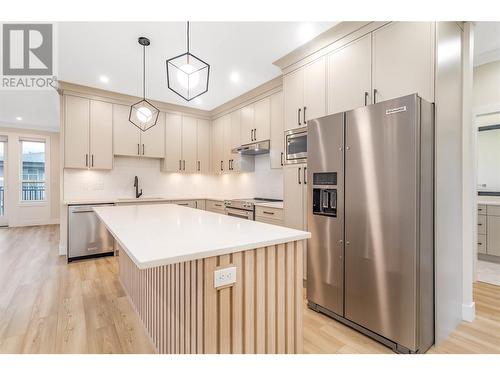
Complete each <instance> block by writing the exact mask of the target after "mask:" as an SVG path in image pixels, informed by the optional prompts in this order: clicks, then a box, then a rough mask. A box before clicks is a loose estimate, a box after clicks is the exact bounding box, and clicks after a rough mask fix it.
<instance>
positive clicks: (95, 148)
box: [89, 100, 113, 169]
mask: <svg viewBox="0 0 500 375" xmlns="http://www.w3.org/2000/svg"><path fill="white" fill-rule="evenodd" d="M89 166H90V168H93V169H113V105H112V104H111V103H106V102H101V101H98V100H91V101H90V160H89Z"/></svg>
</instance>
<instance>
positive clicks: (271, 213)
mask: <svg viewBox="0 0 500 375" xmlns="http://www.w3.org/2000/svg"><path fill="white" fill-rule="evenodd" d="M262 213H263V214H268V215H274V212H269V211H262Z"/></svg>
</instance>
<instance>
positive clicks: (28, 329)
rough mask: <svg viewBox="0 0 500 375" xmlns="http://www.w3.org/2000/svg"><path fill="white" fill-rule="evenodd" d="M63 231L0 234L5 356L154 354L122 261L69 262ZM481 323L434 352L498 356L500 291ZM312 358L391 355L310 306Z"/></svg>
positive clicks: (483, 303)
mask: <svg viewBox="0 0 500 375" xmlns="http://www.w3.org/2000/svg"><path fill="white" fill-rule="evenodd" d="M58 232H59V228H58V226H41V227H26V228H11V229H1V228H0V353H152V352H153V351H154V350H153V347H152V345H151V344H150V342H149V339H148V337H147V336H146V334H145V332H144V330H143V328H142V325H141V322H140V320H139V319H138V317H137V315H136V313H135V312H134V310H133V309H132V306H131V305H130V303H129V301H128V299H127V297H126V296H125V293H124V291H123V289H122V287H121V285H120V283H119V281H118V276H117V271H118V269H117V262H116V259H114V258H110V257H108V258H101V259H96V260H89V261H84V262H78V263H72V264H69V265H68V264H66V262H65V259H64V258H63V257H59V256H58V249H57V247H58V242H59V238H58ZM474 294H475V301H476V314H477V318H476V320H475V321H474V322H473V323H465V322H464V323H462V324H461V325H460V326H459V327H458V328H457V329H456V330H455V332H454V333H453V334H452V335H451V336H450V337H449V338H448V339H447V340H446V341H445V342H443V343H442V344H440V345H439V346H437V347H433V348H432V349H431V350H430V353H500V287H498V286H494V285H489V284H484V283H477V284H476V285H475V286H474ZM304 350H305V352H306V353H392V352H391V351H390V350H389V349H387V348H386V347H384V346H382V345H381V344H378V343H377V342H375V341H373V340H371V339H369V338H368V337H366V336H364V335H362V334H360V333H357V332H356V331H353V330H352V329H350V328H348V327H346V326H344V325H342V324H340V323H337V322H335V321H334V320H332V319H330V318H327V317H326V316H324V315H321V314H318V313H315V312H313V311H311V310H309V309H307V308H306V307H305V304H304Z"/></svg>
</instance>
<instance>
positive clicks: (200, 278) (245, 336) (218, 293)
mask: <svg viewBox="0 0 500 375" xmlns="http://www.w3.org/2000/svg"><path fill="white" fill-rule="evenodd" d="M302 246H303V243H302V241H292V242H288V243H284V244H279V245H273V246H268V247H262V248H258V249H252V250H246V251H241V252H235V253H232V254H227V255H221V256H213V257H207V258H203V259H197V260H191V261H186V262H181V263H176V264H169V265H164V266H158V267H153V268H148V269H139V268H138V267H137V266H136V264H135V263H134V262H133V261H132V260H131V259H130V258H129V256H128V255H127V253H126V252H125V251H120V253H119V264H120V280H121V282H122V284H123V286H124V288H125V290H126V292H127V294H128V296H129V297H130V300H131V302H132V304H133V305H134V307H135V309H136V311H137V313H138V314H139V316H140V318H141V320H142V322H143V323H144V327H145V329H146V330H147V332H148V334H149V336H150V338H151V340H152V342H153V343H154V345H155V346H156V349H157V351H158V352H159V353H301V352H302ZM228 265H234V266H236V267H237V271H236V272H237V277H236V283H235V284H233V285H232V286H229V287H225V288H219V289H215V288H214V286H213V285H214V280H213V278H214V270H216V269H217V268H219V267H220V268H223V267H225V266H228Z"/></svg>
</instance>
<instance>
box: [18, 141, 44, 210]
mask: <svg viewBox="0 0 500 375" xmlns="http://www.w3.org/2000/svg"><path fill="white" fill-rule="evenodd" d="M21 200H22V201H28V202H31V201H44V200H45V142H44V141H32V140H30V141H25V140H21Z"/></svg>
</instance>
